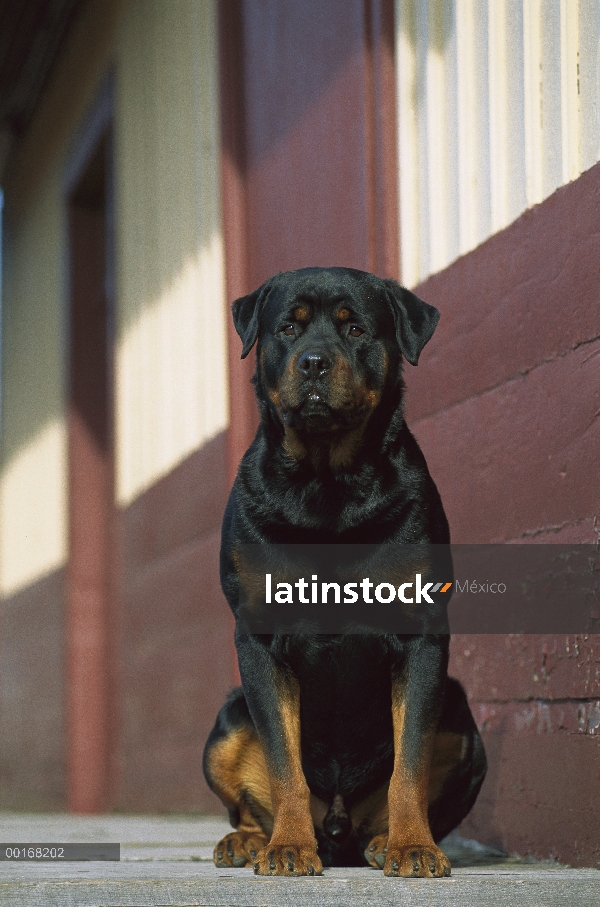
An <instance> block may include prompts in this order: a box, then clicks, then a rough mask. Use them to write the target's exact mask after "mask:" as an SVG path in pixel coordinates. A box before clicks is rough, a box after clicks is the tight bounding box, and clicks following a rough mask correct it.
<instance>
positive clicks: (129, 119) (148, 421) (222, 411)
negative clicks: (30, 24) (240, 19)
mask: <svg viewBox="0 0 600 907" xmlns="http://www.w3.org/2000/svg"><path fill="white" fill-rule="evenodd" d="M216 27H217V24H216V7H215V5H214V3H212V2H211V3H197V2H190V0H183V2H182V0H177V2H174V3H164V2H162V0H153V2H146V3H143V4H142V3H130V4H127V5H126V7H125V16H124V20H123V23H122V29H121V35H120V40H119V47H118V57H117V59H118V64H117V102H116V130H117V131H116V173H117V205H116V208H117V249H118V261H117V268H118V281H117V299H118V316H117V321H118V324H117V335H118V336H117V349H116V369H117V381H116V438H117V447H116V461H117V462H116V476H117V498H118V500H119V503H121V504H126V503H129V502H130V501H131V500H132V499H133V498H134V497H136V495H138V494H139V493H140V492H142V491H143V490H145V489H146V488H148V487H149V486H150V485H151V484H152V483H153V482H154V481H156V479H157V478H158V477H160V476H162V475H164V474H165V473H167V472H169V471H170V470H171V469H172V468H173V467H174V466H175V465H177V463H179V462H181V461H182V460H183V459H184V458H185V457H186V456H188V455H189V454H190V453H191V452H192V451H194V450H196V449H197V448H198V447H200V446H201V445H202V444H203V443H205V442H206V441H207V440H208V439H210V438H212V437H214V436H215V435H216V434H218V433H219V432H220V431H222V430H223V429H224V428H225V427H226V425H227V372H226V364H227V356H226V341H225V337H226V334H225V316H224V276H223V275H224V263H223V248H222V240H221V225H220V201H219V198H220V196H219V132H218V97H217V88H218V86H217V56H216V54H217V34H216Z"/></svg>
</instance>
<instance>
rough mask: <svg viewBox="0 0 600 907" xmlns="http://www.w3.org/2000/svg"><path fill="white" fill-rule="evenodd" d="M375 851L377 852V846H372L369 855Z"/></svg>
mask: <svg viewBox="0 0 600 907" xmlns="http://www.w3.org/2000/svg"><path fill="white" fill-rule="evenodd" d="M374 850H377V844H371V846H370V847H369V853H373V851H374Z"/></svg>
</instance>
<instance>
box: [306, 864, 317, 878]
mask: <svg viewBox="0 0 600 907" xmlns="http://www.w3.org/2000/svg"><path fill="white" fill-rule="evenodd" d="M306 871H307V873H308V874H309V876H314V874H315V867H314V866H307V867H306Z"/></svg>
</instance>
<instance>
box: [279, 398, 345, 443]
mask: <svg viewBox="0 0 600 907" xmlns="http://www.w3.org/2000/svg"><path fill="white" fill-rule="evenodd" d="M283 421H284V424H285V425H286V426H287V427H288V428H293V429H295V430H296V431H298V430H304V431H308V432H314V433H326V432H332V431H337V430H339V429H343V428H349V427H350V426H349V425H348V414H347V413H345V414H344V413H340V412H339V411H336V410H335V409H334V408H333V407H332V406H331V405H330V404H329V403H327V402H326V401H325V399H324V398H323V396H322V395H321V394H320V393H318V392H317V391H311V393H310V394H309V395H308V396H307V397H306V399H305V400H302V401H301V402H300V403H299V404H298V405H297V406H294V407H290V408H289V409H287V410H286V411H285V412H284V414H283Z"/></svg>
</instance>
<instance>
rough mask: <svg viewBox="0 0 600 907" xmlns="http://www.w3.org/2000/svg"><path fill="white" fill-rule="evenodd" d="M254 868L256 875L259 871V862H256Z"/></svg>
mask: <svg viewBox="0 0 600 907" xmlns="http://www.w3.org/2000/svg"><path fill="white" fill-rule="evenodd" d="M252 868H253V870H254V875H256V874H257V873H258V863H255V864H254V866H253V867H252Z"/></svg>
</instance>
